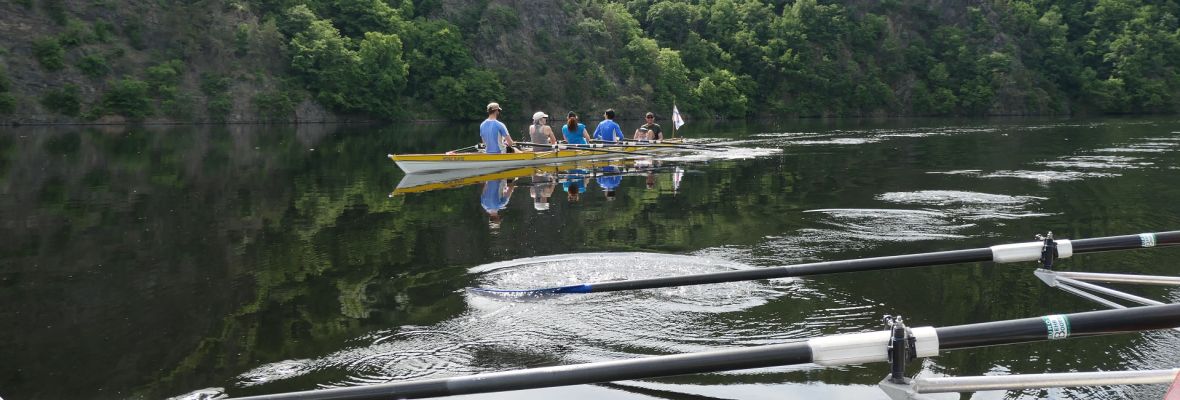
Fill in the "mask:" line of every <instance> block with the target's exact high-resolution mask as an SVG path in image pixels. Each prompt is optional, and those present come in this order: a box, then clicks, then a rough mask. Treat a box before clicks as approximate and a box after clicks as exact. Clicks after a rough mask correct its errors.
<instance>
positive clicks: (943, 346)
mask: <svg viewBox="0 0 1180 400" xmlns="http://www.w3.org/2000/svg"><path fill="white" fill-rule="evenodd" d="M1177 326H1180V304H1167V305H1160V306H1146V307H1137V308H1130V309H1119V310H1104V311H1092V312H1085V313H1076V314H1065V315H1050V316H1044V317H1040V318H1026V319H1019V320H1010V321H997V322H984V323H979V324H971V325H960V326H951V327H943V328H930V327H922V328H914V329H913V332H914V336H915V347H916V349H917V353H918V356H919V357H928V356H933V355H937V354H939V352H940V351H942V350H953V349H961V348H967V347H978V346H991V345H1002V344H1012V343H1023V342H1031V341H1040V340H1048V339H1064V338H1070V337H1085V336H1095V335H1103V334H1109V333H1118V332H1129V331H1139V330H1154V329H1166V328H1173V327H1177ZM889 336H890V335H889V331H878V332H866V333H854V334H846V335H835V336H825V337H819V338H812V339H809V340H807V341H806V342H796V343H785V344H776V345H768V346H758V347H748V348H740V349H729V350H719V351H711V352H702V353H689V354H678V355H670V356H656V357H647V358H638V359H629V360H619V361H607V362H600V363H590V364H579V365H566V366H557V367H545V368H535V369H525V370H516V371H506V372H494V373H488V374H479V375H471V376H463V377H457V378H442V379H430V380H422V381H412V382H395V383H386V384H378V385H371V386H361V387H346V388H336V389H326V390H314V391H306V392H297V393H284V394H274V395H264V396H257V397H249V398H248V399H253V400H262V399H268V400H280V399H281V400H290V399H299V400H310V399H354V400H357V399H399V398H425V397H440V396H450V395H458V394H473V393H490V392H500V391H507V390H521V389H536V388H544V387H553V386H565V385H579V384H587V383H598V382H609V381H617V380H628V379H643V378H652V377H659V376H672V375H683V374H695V373H707V372H719V371H731V370H739V369H750V368H763V367H771V366H782V365H794V364H804V363H810V362H814V363H817V364H821V365H826V366H832V365H845V364H858V363H866V362H882V361H885V360H886V345H887V344H888V343H889V340H890V337H889Z"/></svg>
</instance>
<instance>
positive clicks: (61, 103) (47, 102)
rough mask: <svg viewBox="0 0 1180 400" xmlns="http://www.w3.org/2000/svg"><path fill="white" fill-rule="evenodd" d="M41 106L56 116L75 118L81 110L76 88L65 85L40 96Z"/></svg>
mask: <svg viewBox="0 0 1180 400" xmlns="http://www.w3.org/2000/svg"><path fill="white" fill-rule="evenodd" d="M41 105H43V106H45V108H46V109H49V111H53V112H55V113H57V114H61V115H65V116H69V117H76V116H78V113H79V112H80V111H81V110H82V101H81V100H80V99H79V94H78V87H77V86H75V85H66V86H64V87H62V88H60V89H52V90H50V91H48V92H45V94H44V95H42V96H41Z"/></svg>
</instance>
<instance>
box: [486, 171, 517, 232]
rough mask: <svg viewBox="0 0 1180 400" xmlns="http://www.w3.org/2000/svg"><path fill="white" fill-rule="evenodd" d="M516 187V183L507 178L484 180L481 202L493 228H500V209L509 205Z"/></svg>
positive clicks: (489, 224)
mask: <svg viewBox="0 0 1180 400" xmlns="http://www.w3.org/2000/svg"><path fill="white" fill-rule="evenodd" d="M515 188H516V186H515V185H513V184H512V183H509V182H508V181H507V180H505V179H493V180H490V181H487V182H484V184H483V193H482V194H480V196H479V203H480V204H481V205H483V209H484V210H485V211H487V212H488V226H489V227H491V228H492V229H499V228H500V210H503V209H505V208H507V207H508V200H511V199H512V190H513V189H515Z"/></svg>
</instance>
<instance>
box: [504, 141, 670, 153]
mask: <svg viewBox="0 0 1180 400" xmlns="http://www.w3.org/2000/svg"><path fill="white" fill-rule="evenodd" d="M516 144H519V145H522V146H534V147H545V148H550V149H552V148H557V149H560V150H584V151H596V152H600V153H609V154H625V155H628V156H650V154H644V153H637V152H633V151H622V150H606V149H602V148H598V147H594V146H601V145H593V144H591V145H576V144H564V145H552V144H545V143H531V142H516ZM583 146H585V147H583Z"/></svg>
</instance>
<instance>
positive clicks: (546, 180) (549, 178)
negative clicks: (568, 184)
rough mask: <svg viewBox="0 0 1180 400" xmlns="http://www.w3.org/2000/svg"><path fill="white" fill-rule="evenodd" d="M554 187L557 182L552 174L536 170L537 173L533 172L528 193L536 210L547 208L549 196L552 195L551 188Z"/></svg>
mask: <svg viewBox="0 0 1180 400" xmlns="http://www.w3.org/2000/svg"><path fill="white" fill-rule="evenodd" d="M556 187H557V182H555V179H554V177H553V175H550V174H547V173H545V172H541V171H540V170H537V173H535V174H533V186H532V187H530V188H529V194H530V195H531V196H532V197H533V208H535V209H536V210H537V211H545V210H548V209H549V197H551V196H553V189H555V188H556Z"/></svg>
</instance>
